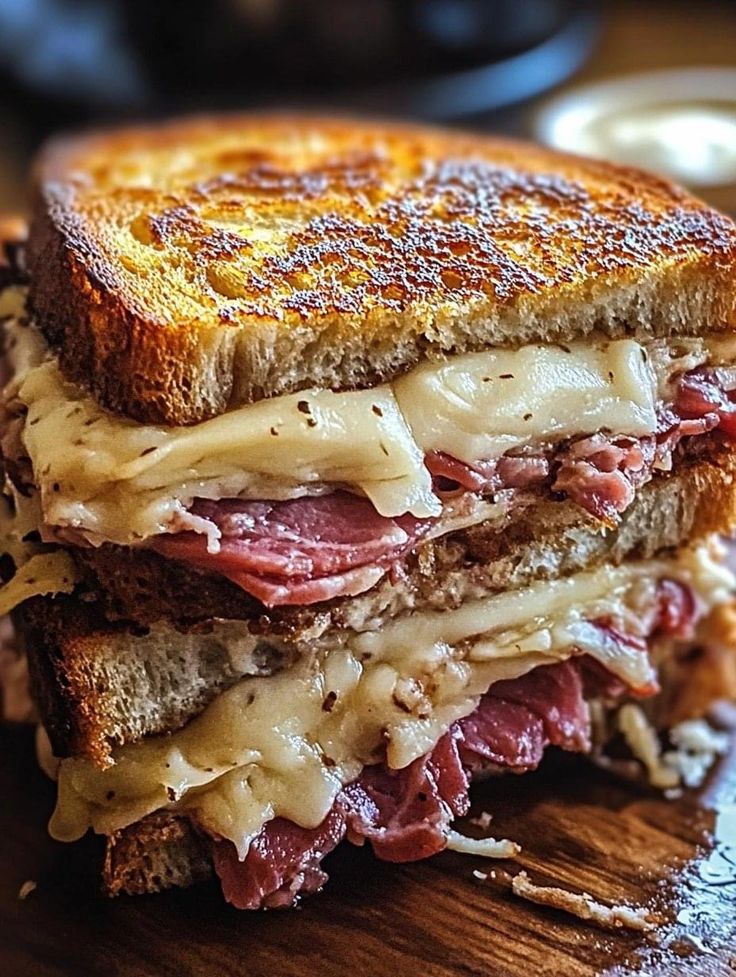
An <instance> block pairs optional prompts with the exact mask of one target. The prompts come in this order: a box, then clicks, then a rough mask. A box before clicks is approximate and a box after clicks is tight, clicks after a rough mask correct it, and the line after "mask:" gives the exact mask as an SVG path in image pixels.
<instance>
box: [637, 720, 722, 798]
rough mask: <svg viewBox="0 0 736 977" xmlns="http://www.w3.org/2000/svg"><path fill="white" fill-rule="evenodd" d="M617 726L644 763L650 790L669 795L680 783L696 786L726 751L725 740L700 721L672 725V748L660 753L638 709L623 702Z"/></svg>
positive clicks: (653, 733)
mask: <svg viewBox="0 0 736 977" xmlns="http://www.w3.org/2000/svg"><path fill="white" fill-rule="evenodd" d="M618 727H619V729H620V730H621V732H622V733H623V735H624V739H625V740H626V743H627V745H628V747H629V749H630V750H631V752H632V753H633V754H634V756H635V757H636V759H637V760H639V761H640V762H641V763H643V764H644V766H645V767H646V770H647V774H648V776H649V782H650V783H651V785H652V787H657V788H659V789H660V790H664V791H665V793H669V794H670V796H677V795H676V794H672V793H671V792H673V791H674V790H675V789H676V788H678V787H680V786H681V785H682V784H684V785H685V786H686V787H699V786H700V784H702V782H703V781H704V780H705V776H706V774H707V773H708V770H709V769H710V768H711V766H712V765H713V763H714V762H715V760H716V759H717V758H718V757H719V756H721V755H722V754H724V753H725V752H726V751H727V750H728V745H729V737H728V735H727V734H726V733H721V732H718V731H717V730H715V729H713V728H712V726H710V725H709V724H708V723H707V722H706V721H705V720H704V719H690V720H685V721H684V722H682V723H679V724H678V725H677V726H674V727H673V728H672V729H671V730H670V733H669V738H670V740H671V742H672V744H673V746H674V749H672V750H668V751H667V752H666V753H663V752H662V746H661V743H660V740H659V735H658V733H657V731H656V729H655V728H654V727H653V726H652V725H651V723H650V722H649V720H648V719H647V717H646V715H645V713H644V711H643V710H642V708H641V707H640V706H637V705H634V704H633V703H627V704H626V705H624V706H622V707H621V709H619V712H618Z"/></svg>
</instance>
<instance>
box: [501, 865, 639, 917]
mask: <svg viewBox="0 0 736 977" xmlns="http://www.w3.org/2000/svg"><path fill="white" fill-rule="evenodd" d="M511 891H512V892H513V893H514V895H515V896H518V897H519V898H520V899H526V900H528V901H529V902H534V903H536V904H537V905H538V906H549V907H551V908H552V909H560V910H562V912H566V913H570V915H572V916H577V917H578V919H584V920H586V921H587V922H590V923H595V924H596V926H600V927H602V928H603V929H608V930H617V929H630V930H639V931H640V932H648V931H650V930H652V929H654V928H655V923H654V920H653V919H652V918H651V916H650V914H649V912H648V910H646V909H644V907H637V908H633V907H631V906H604V905H603V903H601V902H598V901H597V900H596V899H594V898H593V897H592V896H591V895H589V894H588V893H587V892H583V893H575V892H568V891H567V889H561V888H559V887H558V886H555V885H535V884H534V883H533V882H532V881H531V880H530V879H529V876H528V875H527V873H526V872H519V874H518V875H516V876H514V878H513V879H512V880H511Z"/></svg>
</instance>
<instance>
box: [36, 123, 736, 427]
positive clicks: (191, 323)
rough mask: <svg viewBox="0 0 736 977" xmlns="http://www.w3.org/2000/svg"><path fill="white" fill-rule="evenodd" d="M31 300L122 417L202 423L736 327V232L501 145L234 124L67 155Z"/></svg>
mask: <svg viewBox="0 0 736 977" xmlns="http://www.w3.org/2000/svg"><path fill="white" fill-rule="evenodd" d="M34 201H35V202H34V212H33V223H32V229H31V235H30V241H29V269H30V272H31V278H32V285H31V304H32V308H33V311H34V314H35V315H36V317H37V320H38V323H39V325H40V327H41V329H42V330H43V331H44V333H45V334H46V336H47V337H48V339H49V341H50V342H51V343H52V345H53V346H55V347H56V348H57V349H58V350H59V352H60V357H61V363H62V369H63V370H64V371H65V373H66V374H67V375H68V376H69V377H70V378H72V379H75V380H78V381H82V382H84V383H85V384H87V385H88V386H89V387H90V388H91V390H92V392H93V394H94V395H95V396H96V397H97V398H98V400H99V401H100V402H101V403H102V404H103V405H105V406H107V407H109V408H110V409H112V410H114V411H117V412H120V413H123V414H128V415H130V416H132V417H135V418H138V419H140V420H142V421H149V422H151V421H152V422H167V423H172V424H189V423H194V422H197V421H200V420H202V419H204V418H206V417H209V416H212V415H214V414H218V413H221V412H223V411H225V410H227V409H228V407H231V406H234V405H238V404H242V403H245V402H248V401H251V400H256V399H259V398H262V397H267V396H272V395H276V394H280V393H285V392H292V391H294V390H298V389H301V388H305V387H310V386H318V387H325V386H327V387H331V388H333V389H344V388H353V387H361V386H370V385H372V384H375V383H377V382H380V381H382V380H385V379H388V378H390V377H392V376H395V375H396V374H398V373H400V372H402V371H404V370H406V369H407V368H409V367H410V366H411V365H412V364H414V363H415V362H417V361H418V360H419V359H421V358H423V357H426V356H441V355H444V354H447V353H451V352H460V351H467V350H474V349H479V348H482V347H484V346H488V345H509V344H512V345H516V344H521V343H526V342H530V341H552V342H554V341H558V340H563V339H571V338H574V337H576V336H581V335H585V334H586V333H588V332H590V331H591V330H594V329H596V330H602V331H603V332H605V333H608V334H609V335H621V334H623V333H626V332H631V333H633V334H638V335H663V334H665V335H666V334H669V333H672V334H677V333H681V334H698V333H700V332H703V331H710V330H715V329H722V328H733V326H734V324H735V323H736V292H735V290H734V287H733V285H732V282H733V280H734V275H735V273H736V227H734V225H733V224H732V222H731V221H730V220H728V219H727V218H726V217H723V216H721V215H719V214H718V213H716V212H715V211H713V210H711V209H710V208H708V207H707V206H705V205H704V204H703V203H701V202H700V201H698V200H696V199H694V198H692V197H690V196H689V195H687V194H686V193H684V192H683V191H681V190H679V189H677V188H675V187H674V186H672V185H671V184H669V183H667V182H665V181H663V180H661V179H658V178H656V177H654V176H651V175H648V174H645V173H643V172H640V171H638V170H633V169H629V168H622V167H617V166H613V165H611V164H608V163H603V162H596V161H592V160H586V159H581V158H577V157H573V156H568V155H564V154H559V153H556V152H551V151H549V150H545V149H541V148H537V147H534V146H530V145H525V144H522V143H515V142H510V141H505V140H500V139H496V138H484V137H479V136H472V135H466V134H457V133H449V132H443V131H439V130H433V129H424V128H416V127H411V126H406V125H388V124H383V123H381V124H378V123H370V122H356V121H346V120H330V119H323V118H314V117H300V116H225V117H220V118H217V117H211V118H202V119H194V120H184V121H177V122H172V123H169V124H168V125H163V126H156V127H152V128H144V127H139V128H132V129H126V130H120V131H113V132H108V133H100V134H96V135H90V136H83V137H79V138H73V139H69V140H65V141H61V142H55V143H52V144H51V145H50V146H49V147H47V149H46V150H45V152H44V153H43V154H42V155H41V158H40V160H39V162H38V164H37V167H36V172H35V196H34Z"/></svg>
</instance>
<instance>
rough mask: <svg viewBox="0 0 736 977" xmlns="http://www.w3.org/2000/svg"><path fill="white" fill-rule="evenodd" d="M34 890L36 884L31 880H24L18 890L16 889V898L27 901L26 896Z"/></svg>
mask: <svg viewBox="0 0 736 977" xmlns="http://www.w3.org/2000/svg"><path fill="white" fill-rule="evenodd" d="M36 888H37V884H36V883H35V882H34V881H33V879H26V881H25V882H24V883H23V885H22V886H21V887H20V889H18V898H19V899H27V898H28V896H30V894H31V893H32V892H34V891H35V890H36Z"/></svg>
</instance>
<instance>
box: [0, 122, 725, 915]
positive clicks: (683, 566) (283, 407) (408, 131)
mask: <svg viewBox="0 0 736 977" xmlns="http://www.w3.org/2000/svg"><path fill="white" fill-rule="evenodd" d="M10 259H12V260H10V265H11V267H10V270H9V271H6V273H5V288H4V291H3V293H2V297H1V298H0V303H2V304H1V306H0V312H1V314H2V315H3V316H4V318H5V336H6V353H7V360H8V363H9V367H10V369H11V371H12V377H11V379H10V381H9V383H8V385H7V387H6V389H5V396H4V406H3V418H2V424H3V429H2V452H3V461H4V471H5V500H4V505H5V509H4V515H3V530H4V536H3V538H4V550H5V553H6V557H5V560H4V564H5V578H6V581H7V582H6V585H5V587H4V589H3V590H2V591H0V602H1V603H2V610H3V611H4V612H6V611H9V610H12V613H13V618H14V622H15V625H16V629H17V633H18V635H19V638H20V640H21V642H22V644H23V646H24V648H25V651H26V653H27V656H28V659H29V665H30V670H31V676H32V680H33V691H34V695H35V699H36V702H37V706H38V710H39V713H40V717H41V721H42V723H43V727H44V730H45V733H44V735H43V737H42V740H41V742H42V753H43V754H45V755H44V756H43V761H44V763H45V765H46V766H47V767H49V768H52V767H53V769H54V772H55V773H56V775H57V776H58V783H59V794H58V804H57V807H56V811H55V813H54V814H53V817H52V820H51V832H52V834H53V835H54V836H55V837H56V838H58V839H61V840H67V841H71V840H74V839H76V838H79V837H81V836H82V835H83V834H84V833H85V832H86V831H87V830H88V829H92V830H93V831H95V832H97V833H99V834H101V835H103V836H104V837H105V838H106V846H107V854H106V859H105V867H104V880H105V886H106V888H107V890H108V891H109V892H110V893H117V892H121V891H124V892H131V893H134V892H146V891H153V890H156V889H160V888H164V887H166V886H170V885H186V884H188V883H191V882H193V881H195V880H196V879H198V878H201V877H203V876H205V875H207V874H209V873H211V872H212V871H213V870H214V871H215V872H216V873H217V875H218V876H219V878H220V879H221V881H222V887H223V891H224V894H225V897H226V898H227V899H228V900H229V901H230V902H232V903H234V904H235V905H237V906H241V907H246V908H256V907H261V906H284V905H290V904H292V903H293V902H294V901H295V899H296V898H297V897H298V896H299V895H300V894H303V893H306V892H310V891H314V890H315V889H317V888H319V887H320V886H321V885H322V884H323V882H324V881H325V879H326V876H325V873H324V870H323V868H322V865H321V863H322V859H323V858H324V856H325V855H326V854H327V853H328V852H329V851H331V850H332V849H334V848H335V847H336V846H337V845H338V844H339V843H340V842H341V841H343V840H345V841H347V842H352V843H355V844H363V843H365V842H369V843H370V844H371V846H372V848H373V850H374V852H375V854H376V855H377V856H378V857H379V858H383V859H388V860H393V861H405V860H413V859H419V858H424V857H426V856H429V855H432V854H434V853H436V852H439V851H440V850H442V849H443V848H445V847H447V846H448V845H450V846H453V845H454V846H456V847H462V841H461V840H459V839H458V836H457V834H456V832H454V831H453V829H452V824H453V821H454V819H455V818H457V817H459V816H461V815H462V814H463V813H465V812H466V811H467V808H468V804H469V800H468V792H469V787H470V783H471V781H472V780H473V779H474V778H475V777H477V776H479V775H481V774H482V775H488V774H489V773H492V774H501V773H503V772H505V771H513V772H523V771H528V770H531V769H533V768H534V767H536V766H537V765H538V764H539V762H540V761H541V759H542V756H543V753H544V751H545V749H546V748H547V747H549V746H554V747H561V748H562V749H565V750H571V751H578V752H581V753H590V752H591V751H594V752H596V753H597V754H598V755H602V751H603V750H604V748H605V741H606V739H607V738H608V737H609V736H610V735H612V734H614V733H616V734H617V735H619V737H620V738H621V737H622V742H621V744H619V746H620V748H621V750H623V748H624V746H625V744H628V748H629V749H630V750H631V751H633V753H634V756H636V757H639V758H640V759H641V760H642V761H643V762H644V763H645V764H646V766H647V768H648V770H649V773H650V775H651V777H652V779H653V781H654V782H655V783H656V784H658V785H660V786H670V787H671V786H676V785H677V784H678V783H679V782H680V780H681V779H682V778H683V777H684V778H685V779H686V780H688V779H690V780H691V779H693V778H692V777H691V772H692V769H693V765H694V764H695V765H696V766H697V764H698V763H700V765H701V767H702V766H703V763H702V762H701V761H702V759H703V756H702V754H703V753H706V754H707V753H708V747H707V743H706V746H705V747H704V746H703V740H704V727H702V726H699V727H697V729H695V732H697V733H698V736H696V737H693V736H692V735H690V739H689V740H688V730H689V732H690V734H692V733H693V731H694V727H692V725H691V726H689V727H688V726H687V723H686V724H685V726H684V727H683V726H678V730H679V732H678V730H676V732H675V734H673V737H674V740H675V744H678V743H679V745H680V747H681V748H680V750H679V751H678V750H676V749H671V748H668V747H667V744H666V742H665V741H664V739H663V738H660V736H659V733H657V732H656V729H662V728H663V727H665V726H667V725H671V724H673V723H680V722H681V721H682V720H688V719H690V718H692V717H697V716H701V715H702V714H703V713H704V712H705V711H707V709H708V707H709V705H710V703H711V702H712V701H713V699H715V698H717V697H719V696H721V695H724V694H731V693H732V692H733V688H734V685H736V682H734V679H733V667H734V666H733V662H734V657H733V654H732V652H731V650H730V648H729V646H728V635H729V633H730V627H731V617H730V615H731V609H730V602H731V599H732V593H733V589H734V578H733V576H732V574H731V573H730V571H729V570H728V569H727V567H726V565H725V563H724V560H723V551H722V548H721V547H720V545H719V543H718V542H717V540H716V538H715V536H714V534H716V533H720V532H724V531H727V530H728V529H729V528H730V526H731V525H732V523H734V522H736V491H735V490H734V486H733V473H734V469H735V467H736V457H735V454H734V439H736V338H735V337H734V334H733V330H734V327H735V326H736V300H735V294H736V293H735V291H734V286H733V278H734V274H735V273H736V228H735V227H734V225H733V224H732V223H731V222H730V221H729V220H728V219H727V218H725V217H722V216H720V215H719V214H717V213H715V212H713V211H712V210H710V209H709V208H707V207H706V206H705V205H703V204H702V203H700V202H699V201H697V200H694V199H692V198H691V197H689V196H687V195H686V194H685V193H683V192H681V191H680V190H678V189H676V188H674V187H672V186H670V185H669V184H667V183H665V182H663V181H661V180H659V179H656V178H654V177H652V176H649V175H647V174H645V173H641V172H638V171H635V170H631V169H622V168H617V167H614V166H611V165H608V164H604V163H600V162H592V161H588V160H583V159H578V158H573V157H569V156H564V155H560V154H556V153H552V152H548V151H546V150H542V149H537V148H534V147H531V146H526V145H522V144H515V143H510V142H504V141H499V140H494V139H481V138H477V137H471V136H464V135H457V134H454V135H451V134H445V133H442V132H437V131H431V130H423V129H416V128H409V127H401V126H396V127H391V126H384V125H377V124H369V123H348V122H342V121H329V120H324V119H314V118H285V117H254V118H247V117H246V118H243V117H240V118H224V119H205V120H195V121H185V122H177V123H173V124H171V125H169V126H164V127H157V128H152V129H145V128H137V129H132V130H127V131H121V132H113V133H103V134H100V135H93V136H87V137H81V138H77V139H72V140H69V141H64V142H60V143H56V144H53V145H52V146H50V147H49V149H48V150H47V151H46V152H45V154H43V155H42V157H41V159H40V160H39V162H38V165H37V168H36V173H35V186H34V210H33V219H32V224H31V227H30V232H29V236H28V240H27V242H26V244H25V246H24V247H23V248H22V249H20V250H18V249H17V248H15V249H13V251H12V253H11V254H10ZM662 735H663V736H664V734H662ZM678 737H679V738H678ZM705 739H706V740H707V737H705ZM696 740H697V743H696V742H695V741H696ZM709 742H710V743H711V744H712V748H711V749H710V755H711V756H712V754H713V753H714V752H716V751H717V748H718V745H717V744H718V743H719V742H720V740H719V738H718V737H713V738H711V740H710V741H709ZM44 743H45V744H46V749H45V750H44V749H43V744H44ZM671 745H672V744H670V747H671ZM688 745H689V746H690V747H691V748H690V749H689V750H688ZM663 751H664V752H663ZM696 754H697V755H696ZM52 757H53V758H56V759H54V760H52ZM519 840H520V841H522V842H523V839H519ZM515 850H516V849H515V844H514V843H513V842H511V841H506V842H500V841H499V842H494V841H492V840H490V839H489V840H488V841H487V842H486V844H485V851H486V853H487V854H490V855H498V856H508V855H510V854H513V852H514V851H515Z"/></svg>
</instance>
